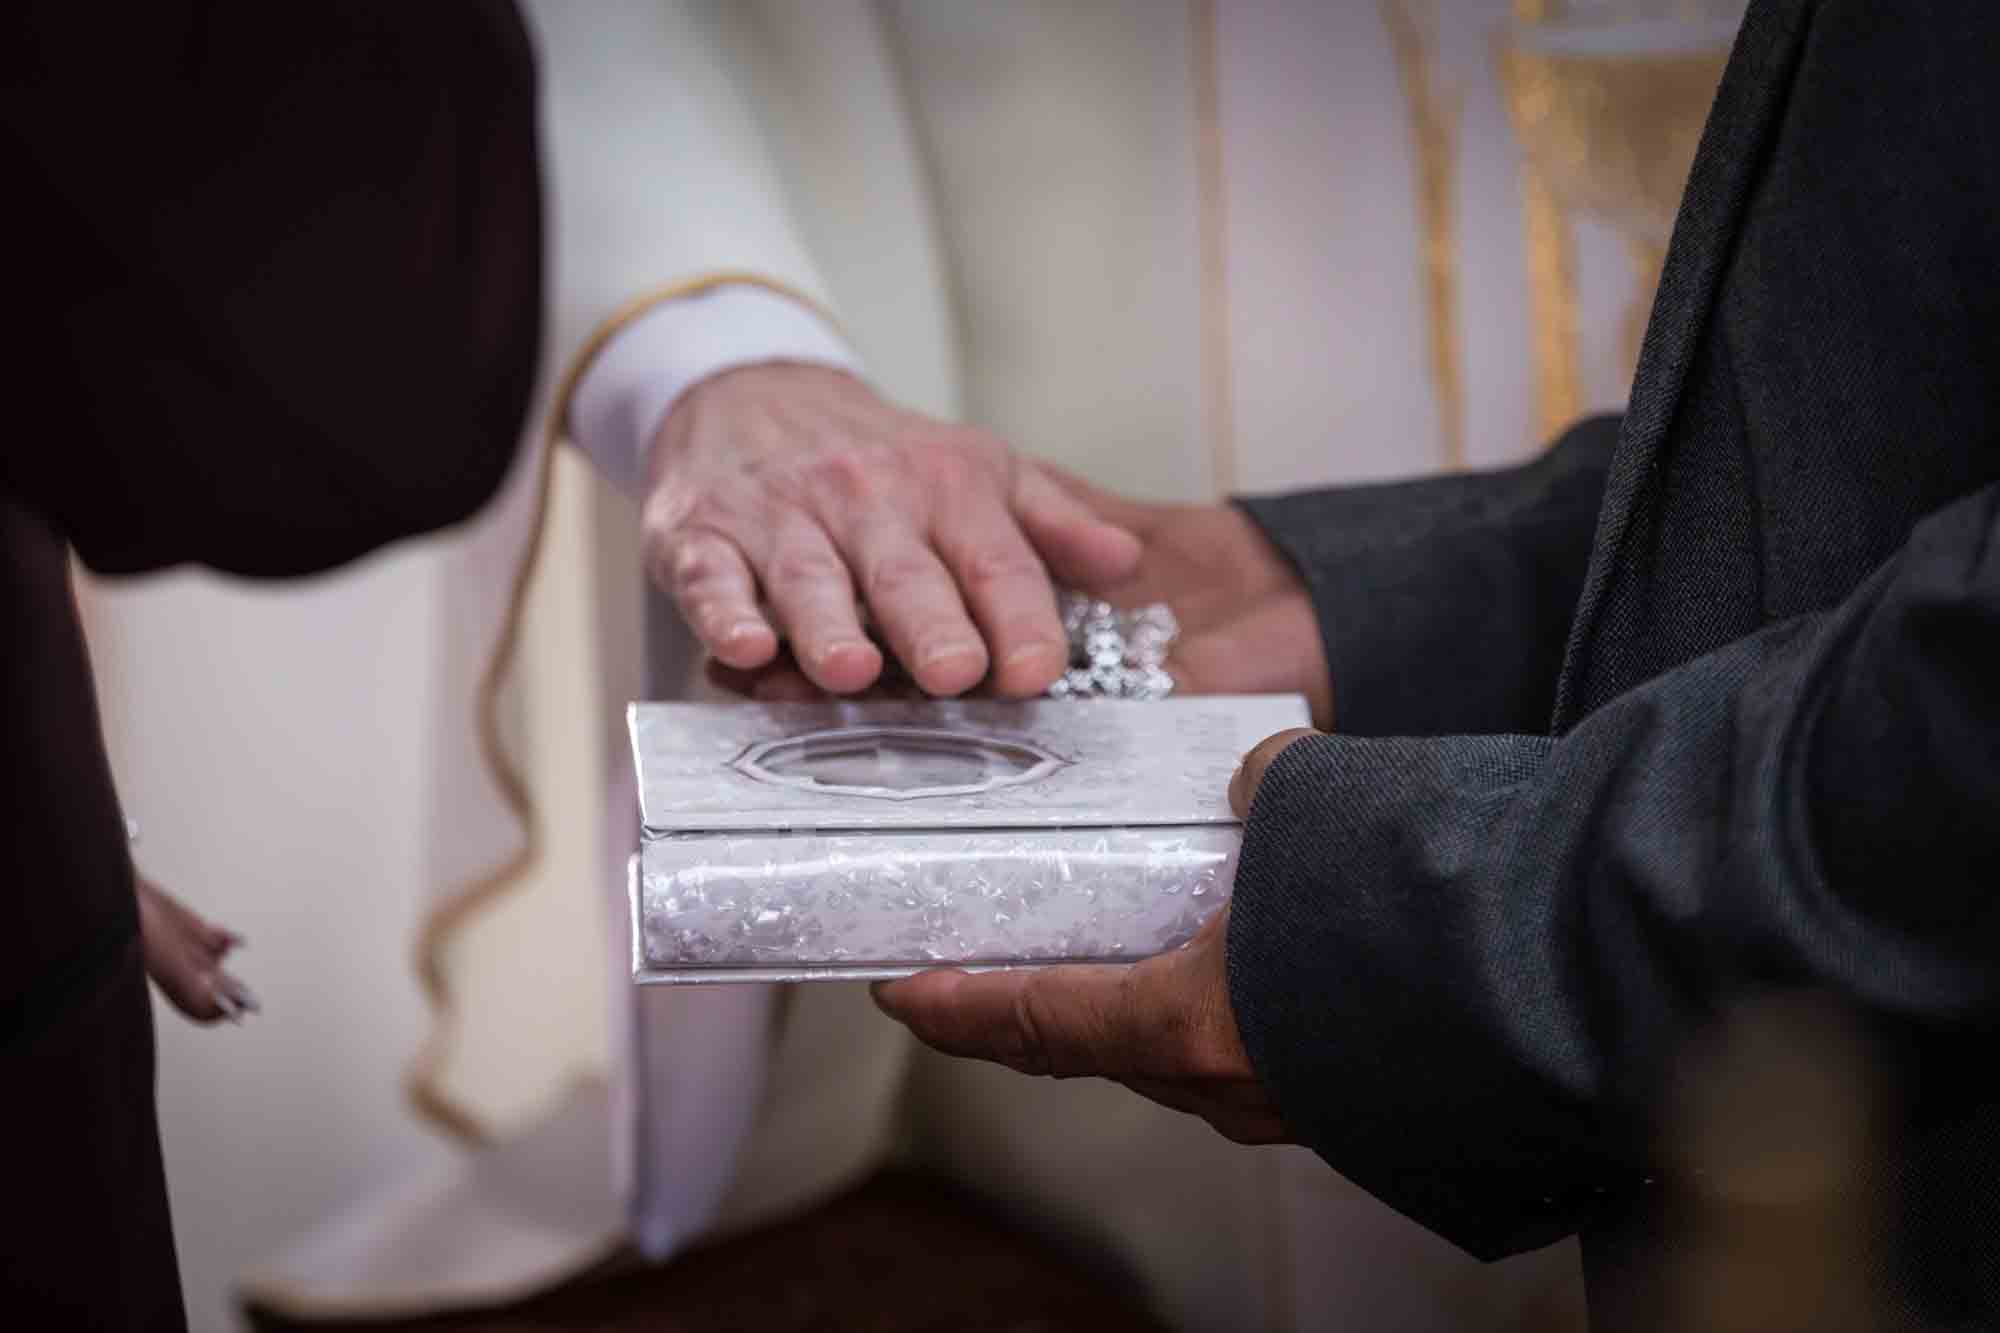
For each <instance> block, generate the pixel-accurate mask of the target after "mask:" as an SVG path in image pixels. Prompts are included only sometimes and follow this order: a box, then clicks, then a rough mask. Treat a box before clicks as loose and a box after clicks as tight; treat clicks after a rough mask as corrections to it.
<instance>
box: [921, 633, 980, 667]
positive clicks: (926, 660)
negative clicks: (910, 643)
mask: <svg viewBox="0 0 2000 1333" xmlns="http://www.w3.org/2000/svg"><path fill="white" fill-rule="evenodd" d="M978 652H979V645H978V644H976V643H972V642H970V641H968V640H966V639H946V640H945V641H944V642H943V643H934V644H932V645H931V646H930V647H928V648H924V649H921V650H919V651H918V653H917V665H918V666H920V667H927V666H930V665H931V664H932V663H934V662H942V661H944V660H945V659H946V658H950V657H973V656H976V655H977V654H978Z"/></svg>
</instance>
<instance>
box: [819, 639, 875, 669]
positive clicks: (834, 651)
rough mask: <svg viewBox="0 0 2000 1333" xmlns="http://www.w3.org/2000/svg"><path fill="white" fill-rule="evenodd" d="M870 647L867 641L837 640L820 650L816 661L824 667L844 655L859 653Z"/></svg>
mask: <svg viewBox="0 0 2000 1333" xmlns="http://www.w3.org/2000/svg"><path fill="white" fill-rule="evenodd" d="M868 646H869V643H868V641H867V640H866V639H835V640H834V641H833V642H832V643H829V644H827V645H826V646H825V647H823V648H821V649H820V650H819V653H818V655H817V659H816V660H817V661H818V662H819V663H820V665H822V666H824V665H825V664H826V663H828V662H831V661H832V660H833V659H834V658H836V657H839V656H841V655H842V654H846V653H858V652H860V651H862V650H863V649H865V648H867V647H868Z"/></svg>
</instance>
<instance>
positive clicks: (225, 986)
mask: <svg viewBox="0 0 2000 1333" xmlns="http://www.w3.org/2000/svg"><path fill="white" fill-rule="evenodd" d="M208 984H209V990H210V992H211V993H212V994H213V995H214V997H215V1003H216V1006H217V1007H218V1008H219V1009H221V1011H222V1013H223V1016H224V1017H226V1018H228V1019H229V1021H230V1022H232V1023H241V1022H242V1021H243V1016H244V1015H245V1014H258V1013H262V1012H263V1011H264V1006H263V1004H262V1003H261V1002H260V1001H259V1000H258V999H257V994H256V992H255V991H253V990H251V989H250V988H249V987H248V986H246V985H244V984H243V982H242V981H241V980H239V979H238V978H236V977H234V976H232V975H230V974H229V973H227V972H224V971H221V970H219V969H218V970H217V971H215V972H211V973H210V974H209V977H208Z"/></svg>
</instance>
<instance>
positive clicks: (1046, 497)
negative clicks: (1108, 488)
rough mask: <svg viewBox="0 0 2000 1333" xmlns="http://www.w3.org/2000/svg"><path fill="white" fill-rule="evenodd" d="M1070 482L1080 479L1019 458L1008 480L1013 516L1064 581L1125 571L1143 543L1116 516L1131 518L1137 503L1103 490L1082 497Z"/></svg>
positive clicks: (1107, 577)
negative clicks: (1010, 481)
mask: <svg viewBox="0 0 2000 1333" xmlns="http://www.w3.org/2000/svg"><path fill="white" fill-rule="evenodd" d="M1072 485H1074V486H1076V487H1080V488H1081V487H1084V486H1085V483H1083V482H1082V481H1081V480H1080V479H1077V478H1073V477H1068V476H1066V475H1065V476H1062V477H1061V479H1060V480H1058V474H1057V473H1056V470H1055V469H1053V468H1051V467H1050V466H1049V465H1048V464H1046V463H1041V462H1038V461H1031V460H1027V459H1023V460H1022V461H1021V465H1020V469H1019V471H1018V473H1017V474H1016V478H1015V482H1014V517H1015V518H1016V519H1018V520H1019V522H1020V525H1021V530H1022V531H1023V532H1025V533H1027V535H1028V540H1029V541H1030V542H1032V543H1034V547H1035V550H1036V551H1037V552H1039V553H1040V555H1041V558H1042V560H1043V561H1044V562H1045V563H1046V564H1047V565H1048V567H1049V569H1050V570H1052V571H1053V572H1054V573H1055V576H1056V577H1057V578H1058V579H1060V580H1062V581H1063V582H1064V583H1067V584H1070V585H1072V586H1074V587H1079V588H1095V587H1101V586H1103V585H1105V584H1111V583H1116V582H1118V581H1119V580H1121V579H1125V578H1129V577H1131V575H1132V573H1133V571H1134V570H1136V569H1137V568H1138V566H1139V557H1140V555H1141V554H1142V553H1143V549H1144V548H1143V546H1142V544H1141V542H1140V539H1139V537H1138V535H1137V533H1136V532H1135V531H1134V530H1133V528H1132V527H1129V526H1127V523H1126V522H1122V521H1120V516H1123V517H1124V518H1125V519H1126V520H1128V521H1135V520H1136V519H1137V518H1138V516H1139V514H1140V509H1139V506H1137V505H1134V504H1132V503H1131V502H1130V501H1127V500H1121V499H1118V498H1117V497H1115V496H1111V495H1108V494H1104V493H1095V494H1092V496H1091V499H1089V500H1086V499H1083V498H1080V497H1079V493H1078V492H1077V491H1076V490H1072V489H1070V488H1071V486H1072ZM1093 489H1094V488H1093ZM1085 493H1086V494H1089V493H1091V492H1090V490H1086V491H1085ZM1100 505H1101V506H1102V507H1100Z"/></svg>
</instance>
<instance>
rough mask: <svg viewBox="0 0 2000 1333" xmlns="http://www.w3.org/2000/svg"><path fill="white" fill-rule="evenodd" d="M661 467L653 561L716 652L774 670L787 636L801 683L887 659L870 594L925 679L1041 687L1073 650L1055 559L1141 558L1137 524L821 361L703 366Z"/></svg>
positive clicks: (1088, 579)
mask: <svg viewBox="0 0 2000 1333" xmlns="http://www.w3.org/2000/svg"><path fill="white" fill-rule="evenodd" d="M649 470H650V477H649V481H648V486H647V493H648V499H647V501H646V505H645V511H644V516H643V520H642V525H643V541H644V546H645V553H646V561H647V565H648V568H649V570H650V572H651V574H652V576H653V578H654V579H655V580H656V581H657V582H658V583H659V585H660V586H661V587H662V588H663V589H665V590H666V591H667V592H669V593H670V594H672V596H673V597H674V599H675V601H676V602H677V603H678V604H679V606H680V610H681V614H682V615H683V616H684V617H685V618H686V620H687V623H688V624H689V625H690V626H691V627H692V628H693V630H694V632H695V634H696V635H697V636H698V637H699V638H700V640H701V642H702V644H703V645H704V646H705V647H706V648H707V650H708V652H709V653H710V655H711V657H712V658H713V660H714V661H716V662H718V663H720V664H721V665H722V666H723V667H724V668H726V669H728V670H733V671H735V672H738V673H759V672H764V671H767V670H768V669H770V668H771V667H772V666H773V664H775V663H780V661H781V658H780V644H781V640H782V641H783V644H784V647H785V649H786V650H787V653H786V657H785V659H784V660H785V661H787V662H789V663H793V664H796V671H797V672H798V673H799V675H800V677H801V678H802V680H803V681H805V682H810V684H811V685H812V686H815V687H817V689H819V690H824V691H827V692H830V693H836V694H848V693H853V692H855V691H858V690H862V689H866V688H867V687H868V686H869V685H871V684H873V683H874V682H875V680H876V679H877V677H878V676H879V675H880V674H881V671H882V666H883V661H882V652H881V649H880V648H878V647H877V645H876V643H875V642H873V641H872V640H871V638H870V635H869V634H868V633H866V632H864V630H863V628H862V617H863V607H865V608H866V614H867V616H868V617H869V619H871V620H872V622H873V626H874V629H875V630H876V631H877V633H879V635H880V636H881V638H882V639H883V640H884V641H885V642H886V643H887V645H888V646H889V648H890V650H891V651H893V652H894V653H895V654H896V657H897V659H898V661H900V662H901V663H902V664H903V666H904V668H905V669H906V670H907V671H908V673H909V674H910V676H911V677H913V678H914V679H915V681H916V682H917V684H918V685H919V686H920V687H921V688H923V689H924V690H925V691H926V692H928V693H931V694H936V695H951V694H958V693H960V692H962V691H964V690H967V689H970V688H971V687H972V686H973V685H975V684H977V683H979V682H980V681H981V680H982V679H984V680H988V681H989V683H990V684H991V686H992V687H993V688H994V689H995V690H996V691H998V692H999V693H1001V694H1008V695H1029V694H1035V693H1038V692H1040V691H1041V690H1043V689H1045V688H1047V686H1048V685H1049V683H1050V682H1051V681H1053V680H1054V679H1055V678H1056V677H1057V676H1058V675H1059V674H1061V672H1062V670H1063V668H1064V667H1065V666H1066V665H1067V661H1068V654H1067V648H1066V644H1065V640H1064V637H1063V631H1062V624H1061V622H1060V621H1059V619H1058V618H1057V615H1056V609H1055V602H1054V598H1053V597H1052V596H1051V594H1050V576H1051V574H1052V573H1053V575H1054V576H1055V577H1056V578H1058V579H1061V580H1063V581H1064V582H1067V583H1078V584H1090V583H1098V582H1103V581H1107V580H1114V579H1117V578H1120V577H1122V576H1123V575H1125V574H1126V573H1127V572H1129V570H1130V568H1131V566H1132V564H1133V562H1134V561H1135V560H1136V558H1137V555H1138V547H1137V543H1136V542H1135V541H1134V539H1133V537H1132V536H1131V534H1129V533H1127V532H1124V531H1122V530H1120V529H1119V528H1118V527H1117V526H1116V525H1115V524H1113V523H1111V522H1109V521H1107V520H1106V519H1104V518H1102V517H1101V516H1099V515H1097V514H1095V513H1093V512H1092V511H1091V510H1090V509H1089V507H1088V506H1086V505H1085V504H1083V503H1082V502H1081V501H1079V500H1078V499H1077V498H1076V497H1075V496H1074V495H1072V494H1071V493H1070V492H1068V491H1066V490H1065V489H1063V488H1062V487H1060V486H1058V485H1056V484H1054V483H1053V482H1052V481H1051V480H1050V479H1049V477H1048V476H1047V475H1046V474H1044V473H1043V472H1042V471H1041V470H1040V469H1038V468H1037V467H1035V466H1034V465H1033V464H1031V463H1029V462H1028V461H1027V460H1025V459H1023V458H1021V457H1020V456H1018V455H1016V454H1015V453H1014V452H1013V451H1012V450H1010V449H1008V448H1007V447H1006V446H1005V445H1004V444H1002V443H1001V442H999V441H998V440H995V439H993V438H992V437H991V436H988V435H986V434H984V433H982V432H980V431H977V430H972V429H969V428H965V427H960V426H952V425H947V424H945V423H942V422H938V421H933V420H931V419H930V418H927V417H923V416H920V415H918V414H916V413H913V412H907V411H904V410H903V409H901V408H898V407H896V406H894V405H892V404H890V403H887V402H884V401H883V400H882V399H881V398H879V397H878V396H877V395H876V394H875V393H874V391H873V390H871V389H870V388H868V387H867V386H866V385H864V384H863V383H861V382H860V381H859V380H857V379H855V378H853V377H852V376H850V375H848V374H846V373H845V372H843V371H839V370H832V369H828V368H826V367H821V366H810V365H801V364H791V363H767V364H761V365H754V366H745V367H742V368H740V369H737V370H732V371H727V372H725V373H723V374H720V375H716V376H713V377H712V378H710V379H707V380H704V381H702V382H701V383H700V384H698V385H696V386H695V387H694V388H692V389H690V390H689V391H688V392H686V393H685V394H683V395H682V396H681V398H680V400H679V401H677V402H676V403H675V405H674V408H673V410H672V411H671V412H669V413H668V414H667V418H666V420H665V421H664V422H663V423H662V424H661V426H660V431H659V434H658V436H657V437H656V438H655V439H654V441H653V445H652V449H651V452H650V461H649ZM784 674H785V672H784V668H783V667H782V666H781V667H780V670H779V671H778V673H776V677H775V678H776V679H778V680H779V682H780V684H781V685H782V684H783V678H784ZM755 679H756V677H755V676H754V675H752V676H748V677H745V678H744V680H745V681H746V683H747V682H752V681H754V680H755ZM769 692H770V691H769V690H768V689H767V690H766V691H765V693H767V694H768V693H769Z"/></svg>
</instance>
